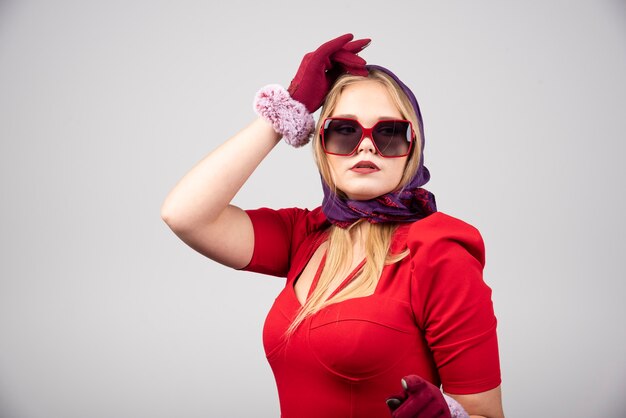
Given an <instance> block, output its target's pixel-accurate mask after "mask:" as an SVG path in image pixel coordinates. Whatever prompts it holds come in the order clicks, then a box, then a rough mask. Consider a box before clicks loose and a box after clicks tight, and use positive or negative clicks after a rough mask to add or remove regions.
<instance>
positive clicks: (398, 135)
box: [372, 120, 412, 157]
mask: <svg viewBox="0 0 626 418" xmlns="http://www.w3.org/2000/svg"><path fill="white" fill-rule="evenodd" d="M372 136H373V137H374V141H375V142H376V147H377V148H378V151H380V153H381V154H382V155H384V156H385V157H398V156H400V155H406V154H407V153H408V152H409V147H410V145H411V137H412V135H411V124H410V123H409V122H406V121H398V120H389V121H381V122H378V123H377V124H376V126H375V127H374V130H373V132H372Z"/></svg>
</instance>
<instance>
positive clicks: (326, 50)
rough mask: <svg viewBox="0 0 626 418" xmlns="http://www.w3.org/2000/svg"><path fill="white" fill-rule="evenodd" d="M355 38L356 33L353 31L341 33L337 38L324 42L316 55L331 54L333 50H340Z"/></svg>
mask: <svg viewBox="0 0 626 418" xmlns="http://www.w3.org/2000/svg"><path fill="white" fill-rule="evenodd" d="M352 38H354V35H352V34H351V33H346V34H345V35H341V36H338V37H336V38H335V39H331V40H330V41H328V42H325V43H323V44H322V45H321V46H320V47H319V48H317V49H316V50H315V54H316V55H320V56H329V55H331V54H332V53H333V52H335V51H338V50H340V49H341V48H342V47H343V46H344V45H345V44H347V43H348V42H349V41H350V40H352Z"/></svg>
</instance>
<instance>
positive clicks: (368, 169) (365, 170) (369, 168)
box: [350, 160, 380, 174]
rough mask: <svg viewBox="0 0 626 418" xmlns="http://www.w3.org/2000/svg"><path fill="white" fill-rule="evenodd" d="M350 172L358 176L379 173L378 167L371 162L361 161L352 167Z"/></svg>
mask: <svg viewBox="0 0 626 418" xmlns="http://www.w3.org/2000/svg"><path fill="white" fill-rule="evenodd" d="M350 170H352V171H355V172H357V173H359V174H369V173H373V172H375V171H379V170H380V168H378V166H377V165H376V164H374V163H373V162H371V161H367V160H362V161H359V162H358V163H356V164H355V165H354V166H352V168H351V169H350Z"/></svg>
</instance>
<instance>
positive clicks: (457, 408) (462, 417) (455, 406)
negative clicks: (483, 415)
mask: <svg viewBox="0 0 626 418" xmlns="http://www.w3.org/2000/svg"><path fill="white" fill-rule="evenodd" d="M443 397H444V399H445V400H446V402H447V403H448V408H449V409H450V415H452V418H469V415H468V414H467V412H465V409H463V407H462V406H461V404H460V403H458V402H457V401H456V400H455V399H454V398H452V397H450V396H448V395H446V394H445V393H443Z"/></svg>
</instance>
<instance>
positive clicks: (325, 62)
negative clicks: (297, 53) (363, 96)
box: [287, 33, 371, 113]
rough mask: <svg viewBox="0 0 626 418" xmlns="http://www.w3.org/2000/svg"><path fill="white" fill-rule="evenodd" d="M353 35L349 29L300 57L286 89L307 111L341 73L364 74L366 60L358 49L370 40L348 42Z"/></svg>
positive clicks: (319, 104)
mask: <svg viewBox="0 0 626 418" xmlns="http://www.w3.org/2000/svg"><path fill="white" fill-rule="evenodd" d="M353 37H354V36H353V35H352V34H351V33H346V34H345V35H341V36H340V37H338V38H335V39H333V40H330V41H328V42H326V43H325V44H323V45H322V46H320V47H319V48H317V49H316V50H315V51H313V52H309V53H308V54H306V55H305V56H304V58H302V62H301V63H300V68H298V72H297V73H296V76H295V77H294V78H293V80H291V84H290V85H289V88H288V89H287V91H288V92H289V94H290V95H291V97H292V98H293V99H294V100H297V101H298V102H300V103H302V104H303V105H304V106H305V107H306V108H307V110H308V111H309V112H310V113H313V112H315V111H316V110H317V109H319V108H320V106H321V105H322V103H323V102H324V98H325V97H326V94H327V93H328V91H329V90H330V86H332V84H333V83H334V82H335V80H337V77H339V76H340V75H341V74H342V73H350V74H355V75H360V76H363V77H366V76H367V69H366V68H365V60H364V59H363V58H361V57H359V56H358V55H357V53H358V52H359V51H361V50H363V48H365V47H366V46H367V45H369V43H370V42H371V40H370V39H358V40H356V41H352V42H350V41H351V40H352V38H353Z"/></svg>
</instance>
